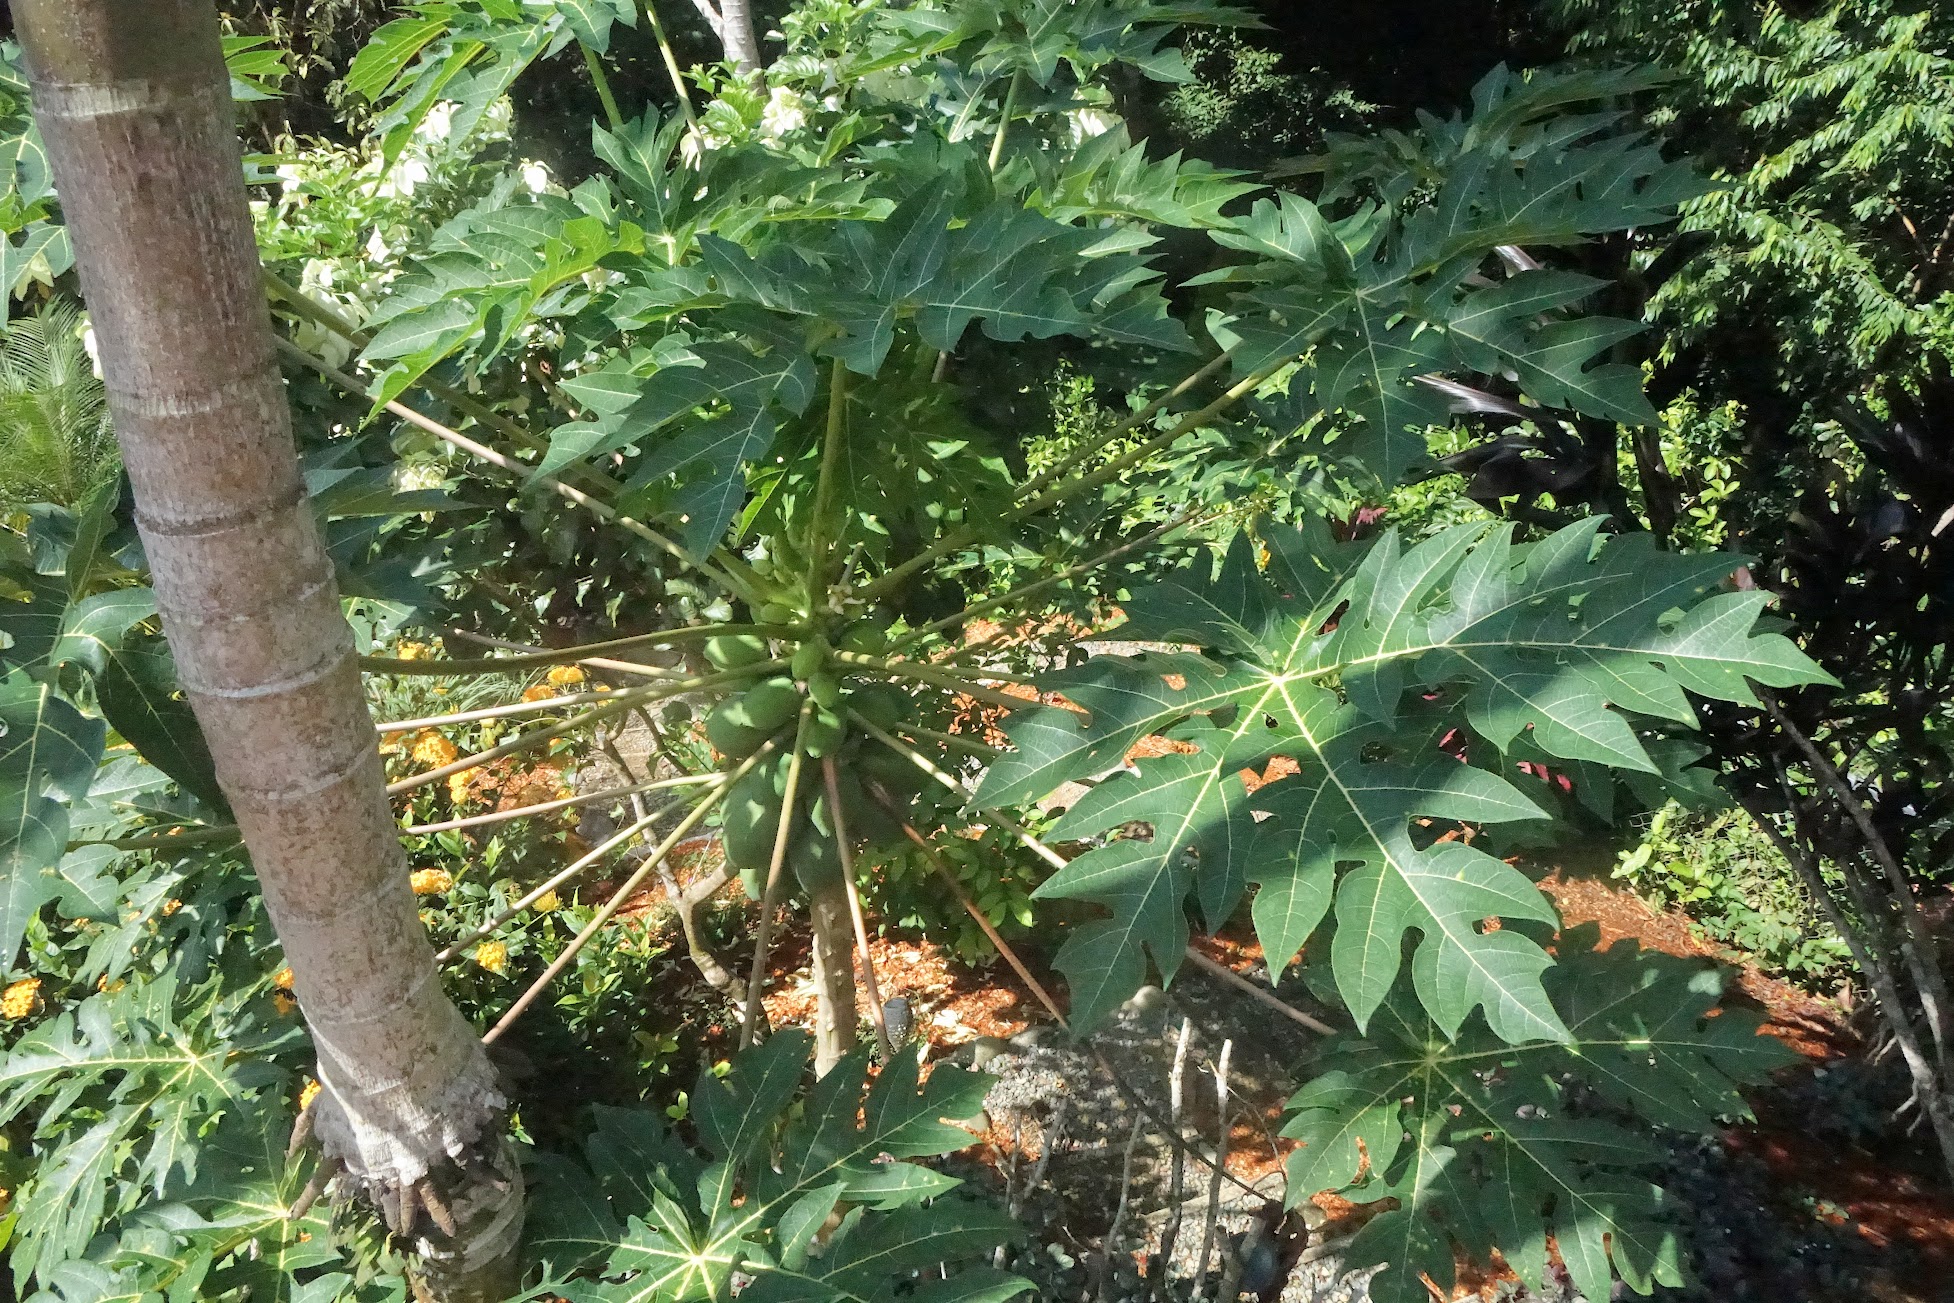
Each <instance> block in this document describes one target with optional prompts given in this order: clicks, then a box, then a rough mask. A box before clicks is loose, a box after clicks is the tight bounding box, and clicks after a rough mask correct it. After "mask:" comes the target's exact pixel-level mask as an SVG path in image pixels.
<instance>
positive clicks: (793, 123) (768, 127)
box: [760, 86, 807, 140]
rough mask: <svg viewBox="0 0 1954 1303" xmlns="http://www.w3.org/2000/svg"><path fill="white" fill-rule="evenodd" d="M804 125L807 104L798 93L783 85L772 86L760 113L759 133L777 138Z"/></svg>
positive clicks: (770, 138) (772, 138)
mask: <svg viewBox="0 0 1954 1303" xmlns="http://www.w3.org/2000/svg"><path fill="white" fill-rule="evenodd" d="M806 125H807V104H806V102H805V101H804V100H802V99H801V97H800V94H799V93H798V92H796V91H793V90H789V89H788V88H787V87H785V86H776V87H774V88H773V94H771V95H769V96H768V97H767V107H766V109H765V110H764V111H763V112H762V113H761V114H760V134H761V135H763V136H765V137H766V138H767V139H769V140H778V139H780V138H781V137H782V136H784V135H786V134H787V133H788V132H790V131H799V130H800V129H801V128H802V127H804V126H806Z"/></svg>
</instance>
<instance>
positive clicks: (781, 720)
mask: <svg viewBox="0 0 1954 1303" xmlns="http://www.w3.org/2000/svg"><path fill="white" fill-rule="evenodd" d="M729 704H730V705H732V706H733V707H734V708H735V709H734V711H733V714H732V718H733V719H734V720H736V721H737V722H739V723H741V724H744V725H746V726H747V727H748V728H752V729H758V730H759V731H760V732H761V734H763V735H768V736H770V735H771V734H772V733H773V731H774V730H775V729H777V728H780V727H781V726H782V725H784V724H786V723H787V722H788V721H789V720H791V719H793V718H794V712H795V711H797V710H799V709H800V708H801V692H800V689H799V688H797V687H795V686H794V681H793V680H792V679H789V678H784V677H776V678H771V679H766V680H764V681H762V682H760V683H756V684H754V685H753V686H752V687H750V688H748V689H747V690H746V691H745V692H742V693H741V694H740V695H739V696H737V697H734V698H733V699H732V700H731V702H730V703H729ZM749 754H750V753H749Z"/></svg>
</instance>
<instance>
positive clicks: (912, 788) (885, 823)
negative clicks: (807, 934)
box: [704, 620, 929, 899]
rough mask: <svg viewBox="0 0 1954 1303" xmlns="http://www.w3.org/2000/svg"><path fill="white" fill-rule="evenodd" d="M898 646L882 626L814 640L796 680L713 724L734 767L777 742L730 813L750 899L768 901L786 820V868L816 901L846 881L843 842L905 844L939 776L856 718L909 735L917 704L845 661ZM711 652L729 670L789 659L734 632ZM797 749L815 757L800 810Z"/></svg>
mask: <svg viewBox="0 0 1954 1303" xmlns="http://www.w3.org/2000/svg"><path fill="white" fill-rule="evenodd" d="M886 643H887V638H886V635H885V634H884V633H883V631H882V629H881V627H880V626H879V625H878V624H875V623H872V622H870V621H867V620H860V621H856V622H855V623H854V624H852V625H850V626H848V627H847V628H846V629H844V630H842V632H841V634H840V636H839V637H838V638H836V639H835V641H834V642H833V643H832V644H830V643H829V642H828V641H827V640H826V639H825V638H823V637H821V636H819V635H816V636H814V637H811V638H809V639H807V640H806V641H804V642H802V643H800V644H799V645H798V646H796V647H794V648H793V649H792V651H791V654H790V655H789V664H788V673H786V674H776V675H772V676H770V677H767V678H763V679H760V680H759V681H758V682H755V683H752V684H751V685H749V686H747V687H746V688H745V689H744V690H743V691H740V692H738V693H736V694H734V695H732V696H729V697H727V698H726V699H725V700H724V701H721V702H720V703H719V704H718V705H717V706H715V707H714V708H713V710H712V712H711V713H710V714H709V715H707V716H706V738H707V740H708V741H710V742H711V743H712V745H713V748H714V749H715V750H716V751H718V752H719V753H720V754H721V755H723V756H725V757H726V758H727V759H728V760H731V761H740V760H745V759H747V758H748V757H750V756H752V755H753V754H754V753H755V752H757V751H759V750H760V749H761V748H762V747H764V746H766V745H767V744H768V743H769V742H772V743H773V744H774V749H773V751H772V753H771V754H769V755H767V756H766V757H764V758H763V759H762V760H761V761H760V763H758V764H756V765H754V766H753V767H752V768H751V769H749V770H747V771H746V773H745V774H743V775H742V776H741V777H740V778H739V779H738V780H737V781H736V782H735V783H734V784H733V785H732V787H731V788H730V789H729V790H728V791H727V793H726V798H725V800H724V802H723V804H722V806H721V810H722V825H721V834H722V838H723V843H724V846H725V852H726V859H727V863H728V864H730V865H731V866H732V867H733V868H734V869H736V870H737V871H738V872H739V875H740V883H741V885H742V886H743V887H745V889H746V892H747V894H748V895H749V896H752V897H754V898H755V899H758V898H759V897H760V896H761V894H762V892H763V890H764V887H765V883H766V875H767V871H768V868H769V867H770V865H771V864H772V860H773V851H774V844H775V841H776V839H777V837H778V836H779V829H780V826H781V821H782V819H783V818H785V819H788V820H790V822H789V826H788V842H787V860H786V863H787V865H788V866H789V867H790V868H791V869H792V870H793V872H794V877H795V880H796V881H798V883H799V884H800V887H801V889H802V890H803V891H806V892H809V893H812V892H816V891H819V890H821V889H822V888H824V887H829V886H832V885H833V884H835V883H836V882H838V881H839V879H840V876H841V871H842V864H841V836H842V835H845V836H846V837H847V839H848V842H849V847H850V850H851V852H853V853H855V854H859V853H860V852H861V850H862V848H863V847H864V846H871V845H873V846H882V845H888V844H890V843H893V842H896V841H899V840H901V838H902V836H903V833H902V821H903V820H904V819H907V818H909V817H910V816H909V814H908V811H909V808H910V807H911V806H912V805H913V804H914V803H915V801H916V799H917V797H918V795H919V794H920V793H921V791H922V790H923V788H924V785H925V784H927V783H928V782H929V778H928V776H927V775H926V774H924V773H923V772H922V770H920V769H919V768H918V767H917V766H916V764H915V762H913V761H911V760H909V759H908V758H907V757H905V756H901V755H898V754H897V753H896V752H894V751H892V750H890V749H889V748H888V747H887V746H885V745H883V744H882V743H881V742H878V741H876V740H875V739H874V738H873V737H871V736H869V735H868V734H866V733H865V732H864V731H863V730H862V729H861V728H859V727H858V726H857V724H856V721H857V720H860V721H865V722H867V723H869V724H873V725H874V726H875V727H877V728H879V729H883V730H888V731H894V730H898V729H901V728H902V727H903V725H904V724H906V723H911V722H914V717H915V713H916V706H915V702H914V701H913V699H912V698H911V696H910V695H909V694H908V693H906V692H904V691H903V690H902V689H901V688H900V687H898V686H897V685H896V684H894V683H891V682H888V681H886V680H881V679H873V678H869V677H867V676H866V675H863V674H861V673H859V672H858V671H857V670H856V667H851V666H849V665H846V664H844V663H842V662H840V661H838V660H836V659H835V655H834V653H835V652H836V651H837V650H839V651H843V652H851V653H855V654H858V655H864V656H873V655H876V654H877V653H879V652H881V651H882V650H883V649H884V647H885V646H886ZM704 651H705V656H706V660H707V661H708V662H710V663H711V664H712V665H713V666H714V667H715V668H717V669H720V670H740V669H745V668H747V667H750V666H757V665H761V664H764V663H766V662H769V661H777V660H778V659H779V658H780V657H781V656H782V655H784V654H788V653H784V652H776V651H774V650H773V649H772V648H771V647H770V646H769V644H768V642H767V640H766V639H765V638H762V637H761V636H759V635H758V634H727V635H722V636H720V637H717V638H713V639H711V640H709V641H708V642H707V643H706V644H705V648H704ZM803 716H805V720H803ZM797 740H798V742H799V744H800V750H801V752H802V753H803V754H804V755H805V757H806V759H805V760H804V761H803V763H802V768H801V778H800V783H799V786H798V790H797V792H796V794H795V800H794V806H793V809H792V810H791V811H790V810H789V809H788V808H787V785H788V774H789V772H790V770H791V767H792V764H793V755H794V751H795V743H796V741H797ZM828 759H832V760H833V761H834V762H835V778H836V783H835V785H836V787H837V788H838V790H839V794H840V798H841V811H840V814H841V817H840V819H839V820H838V821H837V819H836V818H835V811H834V810H833V809H831V808H830V803H829V799H828V791H827V783H826V781H825V778H824V776H823V769H822V767H821V764H820V762H822V761H824V760H828ZM892 806H893V810H892V809H891V807H892ZM790 885H791V884H790Z"/></svg>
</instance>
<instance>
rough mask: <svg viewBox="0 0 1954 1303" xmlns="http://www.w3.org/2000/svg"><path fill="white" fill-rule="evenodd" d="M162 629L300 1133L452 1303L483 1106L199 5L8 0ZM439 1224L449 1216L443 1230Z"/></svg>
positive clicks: (509, 1212) (482, 1065)
mask: <svg viewBox="0 0 1954 1303" xmlns="http://www.w3.org/2000/svg"><path fill="white" fill-rule="evenodd" d="M13 17H14V21H15V24H16V27H17V30H18V32H19V35H20V38H21V41H22V43H23V45H24V46H25V47H26V51H27V56H28V63H29V67H30V69H31V78H32V82H33V97H34V110H35V116H36V118H37V119H38V121H39V123H40V126H41V130H42V133H43V135H44V136H45V138H46V141H47V148H48V155H49V158H50V161H51V163H52V166H53V170H54V177H55V181H56V183H57V185H58V186H59V188H60V196H61V206H62V211H63V212H64V213H65V214H66V217H67V220H68V223H69V229H70V231H71V233H72V236H73V239H74V244H75V251H76V255H77V260H78V262H79V265H80V268H81V275H82V281H83V285H84V287H85V289H86V291H87V300H88V307H89V311H90V314H91V317H92V320H93V324H94V328H95V337H96V341H97V344H98V347H99V353H100V357H101V362H102V372H103V377H104V379H105V381H106V382H107V387H108V393H109V405H110V410H111V412H112V413H113V415H114V419H115V426H116V432H117V436H118V438H119V439H120V441H121V444H122V452H123V459H124V462H125V464H126V465H127V467H128V471H129V478H130V482H131V484H132V485H133V487H134V490H135V502H136V512H137V524H138V526H139V528H140V530H141V534H142V539H143V544H144V546H145V548H146V549H147V551H148V556H149V564H150V571H151V575H152V578H153V582H154V584H155V587H156V597H157V604H158V606H159V608H160V610H161V612H162V616H163V627H164V630H165V632H166V633H167V634H168V636H169V640H170V645H171V647H172V649H173V650H174V652H175V654H176V663H177V667H178V672H179V674H180V677H181V679H182V683H183V687H184V690H185V692H186V694H187V695H188V696H189V699H190V703H191V705H192V706H193V707H194V708H195V711H196V715H197V719H198V721H199V723H201V725H202V726H203V731H204V734H205V736H206V737H207V738H208V740H209V743H210V750H211V754H212V756H213V757H214V758H215V760H216V762H217V772H218V779H219V781H220V782H221V783H222V785H223V788H224V792H225V795H226V796H227V797H228V798H229V799H230V802H231V805H232V807H233V809H234V811H235V812H236V815H237V821H238V825H239V827H240V828H241V829H242V830H243V832H244V838H245V843H246V845H247V847H248V848H249V850H250V852H251V858H252V861H253V863H254V864H255V866H256V868H257V872H258V877H259V881H260V882H261V884H262V885H263V890H264V896H265V904H266V907H267V909H268V910H269V912H270V915H271V919H272V922H273V924H274V925H275V926H276V927H277V929H278V935H279V938H280V939H281V941H282V942H283V943H284V947H285V955H286V959H287V961H288V962H289V963H290V964H291V967H292V971H293V973H294V975H295V977H296V989H297V992H298V994H299V997H300V1001H301V1005H302V1007H303V1009H304V1012H305V1017H306V1022H307V1024H308V1025H309V1027H310V1029H311V1032H312V1038H313V1042H314V1044H315V1045H316V1047H317V1050H318V1055H319V1080H320V1082H321V1083H322V1085H323V1086H324V1090H323V1091H322V1092H321V1094H320V1096H319V1099H318V1101H317V1102H316V1103H315V1105H314V1110H315V1114H316V1117H315V1121H314V1131H315V1134H316V1135H317V1136H318V1138H319V1140H320V1143H321V1144H322V1145H323V1147H324V1149H325V1151H326V1153H327V1155H328V1157H329V1158H330V1159H334V1160H337V1161H339V1162H341V1163H343V1164H344V1165H345V1168H346V1170H347V1172H348V1173H349V1174H350V1175H351V1177H352V1178H354V1179H355V1180H356V1181H357V1182H358V1183H359V1184H360V1185H361V1186H362V1187H363V1188H364V1190H365V1192H366V1193H367V1194H368V1195H369V1196H370V1197H371V1198H373V1200H374V1201H375V1202H376V1203H378V1204H379V1205H380V1206H381V1208H382V1209H383V1210H385V1211H386V1212H387V1213H388V1214H389V1221H390V1223H391V1224H392V1225H393V1226H394V1228H395V1231H396V1233H397V1234H400V1235H402V1236H412V1237H414V1240H415V1247H416V1248H417V1249H418V1250H419V1252H420V1253H421V1254H422V1257H423V1262H424V1264H425V1271H424V1274H423V1278H422V1282H421V1289H422V1291H423V1292H424V1293H426V1294H428V1295H430V1296H432V1297H435V1298H438V1299H442V1300H447V1301H450V1303H460V1301H461V1300H474V1299H489V1298H498V1297H502V1296H503V1295H505V1294H506V1293H507V1292H508V1289H507V1287H508V1286H510V1285H511V1284H512V1283H513V1282H512V1280H511V1278H510V1277H511V1272H512V1270H513V1263H514V1250H515V1247H516V1241H517V1236H518V1234H519V1232H520V1229H521V1226H520V1224H521V1213H522V1186H521V1182H520V1180H519V1179H518V1176H517V1173H516V1170H515V1165H514V1164H513V1162H511V1161H509V1150H508V1147H507V1144H508V1142H507V1140H506V1137H505V1132H504V1128H503V1113H504V1108H505V1101H504V1100H503V1097H502V1095H501V1093H500V1091H499V1090H498V1088H497V1084H496V1081H495V1076H494V1073H493V1070H492V1069H491V1068H490V1066H489V1063H488V1060H487V1058H486V1057H485V1055H484V1053H483V1051H482V1048H481V1045H480V1043H479V1041H478V1040H477V1038H476V1035H475V1033H474V1031H473V1029H472V1028H471V1027H470V1026H469V1025H468V1023H467V1021H466V1020H465V1019H463V1018H462V1016H461V1014H460V1013H459V1012H458V1011H457V1010H456V1009H455V1007H454V1005H453V1004H451V1003H450V1002H449V1001H448V999H447V997H446V996H445V995H444V994H443V993H442V990H441V986H440V983H439V981H438V979H437V975H436V972H435V967H434V963H433V955H432V952H431V950H430V947H429V945H428V942H427V938H426V936H425V934H424V933H423V931H422V929H421V926H420V921H419V919H418V917H417V915H416V911H415V905H414V898H413V895H412V893H411V891H410V890H409V887H408V883H407V874H406V871H405V867H404V864H403V862H402V856H401V852H400V845H399V841H398V839H397V837H396V834H395V828H394V822H393V817H392V814H391V812H390V811H389V808H388V804H387V799H386V794H385V792H384V790H383V780H382V771H381V762H380V757H379V753H378V750H377V748H376V747H375V734H374V728H373V721H372V719H371V717H370V716H369V715H368V714H367V709H366V702H365V698H364V695H363V693H362V691H361V686H360V678H359V670H358V666H357V662H356V660H355V658H354V649H353V643H352V637H351V634H350V631H349V630H348V628H347V626H346V622H345V619H344V618H343V616H342V614H341V611H340V605H339V595H338V591H337V588H336V587H335V584H334V580H333V570H332V564H331V561H330V560H329V559H328V557H327V556H326V553H325V551H324V548H323V547H322V546H321V542H320V538H319V531H318V527H317V525H316V523H315V522H314V519H313V515H312V511H311V508H310V506H309V505H308V503H307V501H306V498H305V493H304V486H303V483H302V481H301V479H300V476H299V468H298V459H297V455H296V451H295V449H294V447H293V443H292V433H291V420H290V413H289V412H288V410H287V408H286V404H285V395H284V388H283V382H282V380H281V378H280V376H279V373H278V369H277V366H276V363H275V361H274V353H273V350H272V335H271V324H270V318H269V316H268V313H267V310H266V307H265V298H264V293H263V290H262V288H261V287H260V283H259V265H258V256H257V250H256V247H255V245H254V243H253V238H252V233H251V224H250V218H249V215H248V211H247V209H246V206H245V193H244V186H243V180H242V170H241V165H240V159H239V151H238V142H237V136H236V133H235V129H234V120H233V116H232V115H233V109H232V105H231V99H230V92H229V78H228V75H227V73H226V72H225V68H224V63H223V58H222V55H221V53H220V51H219V45H218V39H217V36H218V34H217V22H216V13H215V11H214V9H213V8H212V6H211V5H210V3H209V2H208V0H15V3H14V5H13ZM441 1224H445V1225H446V1226H447V1227H451V1228H452V1229H451V1230H450V1229H444V1228H443V1226H442V1225H441Z"/></svg>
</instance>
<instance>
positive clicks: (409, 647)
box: [394, 642, 430, 661]
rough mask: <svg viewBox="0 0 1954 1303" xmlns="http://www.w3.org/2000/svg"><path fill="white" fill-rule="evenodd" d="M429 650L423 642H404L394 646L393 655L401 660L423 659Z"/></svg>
mask: <svg viewBox="0 0 1954 1303" xmlns="http://www.w3.org/2000/svg"><path fill="white" fill-rule="evenodd" d="M429 650H430V648H429V647H428V645H427V644H426V643H424V642H404V643H402V644H400V646H398V647H396V648H394V657H395V658H396V659H398V660H403V661H424V660H426V659H427V654H428V652H429Z"/></svg>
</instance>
